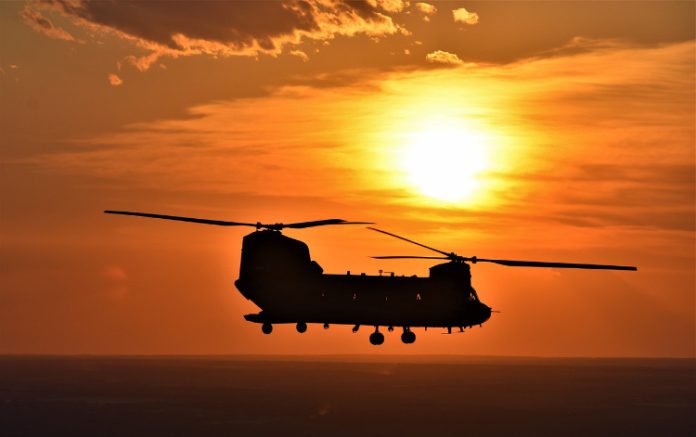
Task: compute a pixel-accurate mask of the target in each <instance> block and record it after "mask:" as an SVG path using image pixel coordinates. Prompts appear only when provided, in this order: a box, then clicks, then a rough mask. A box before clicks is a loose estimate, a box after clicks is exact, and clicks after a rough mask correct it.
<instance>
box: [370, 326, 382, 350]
mask: <svg viewBox="0 0 696 437" xmlns="http://www.w3.org/2000/svg"><path fill="white" fill-rule="evenodd" d="M370 343H372V344H373V345H375V346H379V345H380V344H382V343H384V334H382V333H381V332H379V328H378V327H375V332H373V333H372V334H370Z"/></svg>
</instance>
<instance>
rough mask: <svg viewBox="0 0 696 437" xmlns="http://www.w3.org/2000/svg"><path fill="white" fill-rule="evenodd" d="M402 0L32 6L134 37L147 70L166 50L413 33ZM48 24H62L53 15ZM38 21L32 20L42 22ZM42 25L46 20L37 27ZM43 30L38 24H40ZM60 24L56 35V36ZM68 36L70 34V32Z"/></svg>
mask: <svg viewBox="0 0 696 437" xmlns="http://www.w3.org/2000/svg"><path fill="white" fill-rule="evenodd" d="M404 7H405V3H404V2H402V1H375V0H371V1H366V2H347V1H338V0H307V1H304V0H292V1H286V2H277V1H260V2H237V1H206V0H203V1H196V2H184V1H178V2H160V1H132V2H106V1H93V0H43V1H41V2H35V3H31V4H29V5H28V6H27V8H26V11H27V12H25V15H26V16H28V17H34V16H36V14H38V12H37V10H38V9H39V8H42V9H47V10H51V11H53V12H54V13H56V14H59V15H61V16H65V17H68V18H69V19H71V20H72V21H73V23H74V24H75V25H77V26H79V27H82V28H84V29H88V30H89V31H91V32H92V33H96V34H99V33H102V34H103V33H107V34H112V35H115V36H117V37H119V38H122V39H125V40H129V41H131V42H133V43H134V44H136V45H137V46H139V47H141V48H144V49H146V50H148V51H149V52H150V53H149V54H148V55H146V56H144V57H140V58H135V57H134V58H133V59H131V60H130V63H131V64H133V65H134V66H136V68H138V69H140V70H145V69H147V68H149V67H150V66H151V65H152V64H153V63H154V62H155V61H156V60H157V59H159V58H160V57H162V56H169V57H174V58H176V57H179V56H190V55H200V54H207V55H212V56H258V55H259V54H267V55H271V56H277V55H279V54H280V53H282V52H283V51H284V50H285V49H286V48H288V47H289V48H291V49H292V48H293V47H295V46H297V45H299V44H301V43H302V42H304V41H330V40H332V39H334V38H335V37H337V36H348V37H351V36H355V35H367V36H369V37H373V38H378V37H384V36H388V35H393V34H396V33H399V32H403V33H406V32H407V31H406V30H405V29H404V28H403V27H401V26H399V25H398V24H396V23H395V22H394V21H393V19H392V17H391V16H390V15H389V14H391V13H395V12H399V11H401V10H402V9H403V8H404ZM44 21H45V22H43V21H42V23H43V24H42V25H40V29H42V31H43V32H44V33H46V29H47V28H50V29H54V28H53V27H52V26H51V25H50V22H48V21H47V20H44ZM36 22H37V20H36V19H34V20H32V21H31V22H30V23H36ZM35 26H39V25H38V24H36V25H33V26H32V27H34V28H36V27H35ZM37 30H38V29H37ZM56 32H57V31H56V30H52V33H54V34H56ZM66 35H67V34H66Z"/></svg>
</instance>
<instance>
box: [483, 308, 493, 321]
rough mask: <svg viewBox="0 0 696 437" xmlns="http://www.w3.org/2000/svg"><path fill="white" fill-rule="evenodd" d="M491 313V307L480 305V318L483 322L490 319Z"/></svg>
mask: <svg viewBox="0 0 696 437" xmlns="http://www.w3.org/2000/svg"><path fill="white" fill-rule="evenodd" d="M492 312H493V310H492V309H491V307H489V306H488V305H486V304H481V318H482V319H483V321H484V322H485V321H486V320H488V319H490V318H491V313H492Z"/></svg>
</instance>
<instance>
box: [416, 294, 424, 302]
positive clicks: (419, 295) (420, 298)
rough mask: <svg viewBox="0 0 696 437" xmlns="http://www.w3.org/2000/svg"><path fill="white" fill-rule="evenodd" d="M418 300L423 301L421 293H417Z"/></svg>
mask: <svg viewBox="0 0 696 437" xmlns="http://www.w3.org/2000/svg"><path fill="white" fill-rule="evenodd" d="M416 300H418V301H420V300H423V298H422V297H421V294H420V293H416Z"/></svg>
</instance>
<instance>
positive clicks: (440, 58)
mask: <svg viewBox="0 0 696 437" xmlns="http://www.w3.org/2000/svg"><path fill="white" fill-rule="evenodd" d="M425 60H426V61H427V62H430V63H433V64H447V65H460V64H462V63H463V61H462V60H461V59H459V56H457V55H455V54H454V53H450V52H446V51H444V50H436V51H434V52H432V53H428V54H427V55H425Z"/></svg>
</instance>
